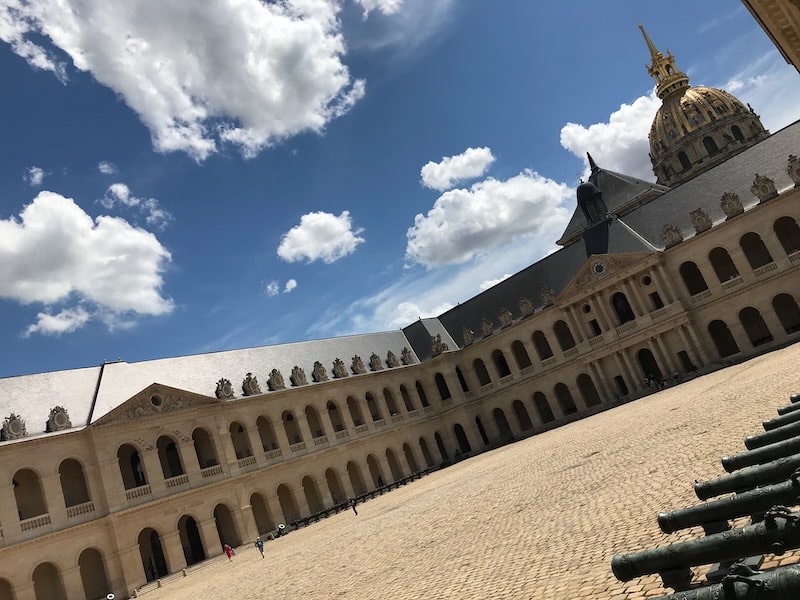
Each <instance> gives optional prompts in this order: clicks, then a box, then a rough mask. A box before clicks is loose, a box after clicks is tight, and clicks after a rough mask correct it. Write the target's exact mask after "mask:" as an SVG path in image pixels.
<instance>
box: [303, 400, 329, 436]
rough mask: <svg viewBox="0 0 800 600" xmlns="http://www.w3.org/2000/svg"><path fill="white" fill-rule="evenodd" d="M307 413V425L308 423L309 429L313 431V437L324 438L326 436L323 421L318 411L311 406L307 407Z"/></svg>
mask: <svg viewBox="0 0 800 600" xmlns="http://www.w3.org/2000/svg"><path fill="white" fill-rule="evenodd" d="M305 413H306V423H308V428H309V429H310V430H311V437H313V438H321V437H323V436H324V435H325V429H324V428H323V427H322V420H321V419H320V418H319V413H318V412H317V409H316V408H314V407H313V406H311V405H310V404H309V405H306V410H305Z"/></svg>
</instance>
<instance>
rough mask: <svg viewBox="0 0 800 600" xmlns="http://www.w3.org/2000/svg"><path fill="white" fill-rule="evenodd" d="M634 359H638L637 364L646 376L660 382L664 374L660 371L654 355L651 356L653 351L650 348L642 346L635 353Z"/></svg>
mask: <svg viewBox="0 0 800 600" xmlns="http://www.w3.org/2000/svg"><path fill="white" fill-rule="evenodd" d="M636 360H638V361H639V366H640V367H641V369H642V373H644V374H645V376H646V377H649V378H650V379H652V380H653V381H655V382H660V381H662V380H663V379H664V375H663V374H662V373H661V369H660V368H659V366H658V362H657V361H656V357H655V356H653V353H652V352H651V351H650V350H648V349H647V348H642V349H641V350H639V352H637V353H636Z"/></svg>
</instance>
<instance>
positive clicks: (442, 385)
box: [434, 373, 451, 402]
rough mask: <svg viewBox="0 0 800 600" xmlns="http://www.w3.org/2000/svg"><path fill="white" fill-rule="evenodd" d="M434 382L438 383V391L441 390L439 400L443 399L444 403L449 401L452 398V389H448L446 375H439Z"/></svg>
mask: <svg viewBox="0 0 800 600" xmlns="http://www.w3.org/2000/svg"><path fill="white" fill-rule="evenodd" d="M434 380H435V381H436V389H438V390H439V398H441V400H442V402H444V401H445V400H449V399H450V397H451V396H450V388H449V387H447V381H445V378H444V375H442V374H441V373H437V374H436V376H435V377H434Z"/></svg>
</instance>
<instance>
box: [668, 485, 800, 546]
mask: <svg viewBox="0 0 800 600" xmlns="http://www.w3.org/2000/svg"><path fill="white" fill-rule="evenodd" d="M799 499H800V471H795V472H794V473H792V477H791V479H790V480H789V481H784V482H783V483H777V484H775V485H768V486H764V487H760V488H756V489H754V490H749V491H747V492H742V493H741V494H736V495H735V496H732V497H730V498H724V499H722V500H714V501H712V502H704V503H703V504H698V505H696V506H690V507H688V508H682V509H680V510H673V511H670V512H662V513H659V514H658V526H659V527H661V531H663V532H664V533H675V532H676V531H680V530H681V529H688V528H689V527H695V526H697V525H703V524H705V523H714V522H718V521H730V520H731V519H736V518H737V517H747V516H751V515H755V514H761V513H763V512H766V511H767V510H769V509H770V508H771V507H773V506H775V505H776V504H785V505H787V506H794V505H796V504H798V503H799V502H798V500H799Z"/></svg>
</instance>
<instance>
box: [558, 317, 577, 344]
mask: <svg viewBox="0 0 800 600" xmlns="http://www.w3.org/2000/svg"><path fill="white" fill-rule="evenodd" d="M553 333H554V334H555V336H556V341H557V342H558V345H559V347H560V348H561V350H569V349H570V348H574V347H575V338H573V337H572V332H571V331H570V330H569V325H567V324H566V323H565V322H564V321H561V320H559V321H556V322H555V323H553Z"/></svg>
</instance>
